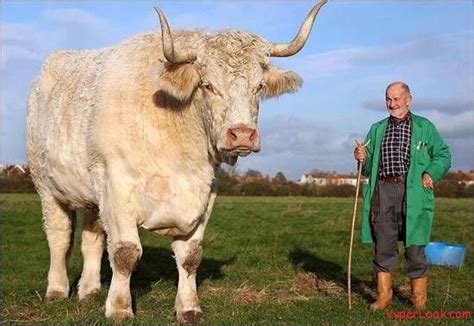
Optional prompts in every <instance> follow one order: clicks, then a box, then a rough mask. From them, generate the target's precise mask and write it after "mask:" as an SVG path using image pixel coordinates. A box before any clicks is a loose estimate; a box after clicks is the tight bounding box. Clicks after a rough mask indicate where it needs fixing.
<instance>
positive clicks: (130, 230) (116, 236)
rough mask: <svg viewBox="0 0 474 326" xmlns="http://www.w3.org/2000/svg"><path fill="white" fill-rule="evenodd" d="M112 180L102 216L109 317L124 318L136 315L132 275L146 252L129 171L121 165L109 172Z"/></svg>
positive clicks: (106, 304)
mask: <svg viewBox="0 0 474 326" xmlns="http://www.w3.org/2000/svg"><path fill="white" fill-rule="evenodd" d="M109 173H110V178H111V180H114V181H116V182H118V183H114V182H111V183H110V184H109V185H108V189H107V190H106V192H105V193H106V194H107V197H106V198H104V202H103V205H101V212H100V214H101V219H102V221H103V223H104V227H105V230H106V232H107V251H108V254H109V260H110V266H111V267H112V281H111V283H110V288H109V293H108V295H107V300H106V303H105V316H106V317H107V318H110V319H113V320H116V321H120V320H122V319H125V318H133V317H134V314H133V311H132V296H131V294H130V277H131V276H132V272H133V270H134V268H135V266H136V265H137V264H138V261H139V260H140V257H141V255H142V246H141V243H140V238H139V237H138V228H137V221H136V218H135V216H136V210H135V206H134V204H133V200H132V199H131V196H132V195H133V192H131V191H128V190H127V189H128V188H127V181H128V182H130V180H127V179H126V173H123V172H122V171H121V170H120V169H119V168H117V169H111V170H110V171H109ZM130 183H131V182H130Z"/></svg>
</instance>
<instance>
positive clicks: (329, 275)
mask: <svg viewBox="0 0 474 326" xmlns="http://www.w3.org/2000/svg"><path fill="white" fill-rule="evenodd" d="M288 259H289V261H290V262H291V263H292V264H293V265H294V266H295V267H297V268H301V269H302V270H304V271H305V272H309V273H313V274H315V275H316V276H317V278H318V279H321V280H324V281H332V282H334V283H336V284H337V285H338V286H339V287H341V288H343V289H345V290H346V292H347V271H346V270H345V269H343V268H342V267H341V266H340V265H338V264H335V263H333V262H330V261H328V260H324V259H322V258H319V257H317V256H315V255H314V254H312V253H311V252H309V251H308V250H305V249H302V248H300V247H294V248H293V250H292V251H291V252H290V253H289V255H288ZM351 283H352V286H351V289H352V292H353V293H356V294H358V295H359V296H360V297H362V298H363V299H364V300H365V301H367V303H372V302H373V301H374V300H375V298H374V296H373V295H372V293H371V292H372V291H371V290H370V289H372V288H374V285H375V283H374V282H373V281H363V280H360V279H358V278H355V277H352V282H351Z"/></svg>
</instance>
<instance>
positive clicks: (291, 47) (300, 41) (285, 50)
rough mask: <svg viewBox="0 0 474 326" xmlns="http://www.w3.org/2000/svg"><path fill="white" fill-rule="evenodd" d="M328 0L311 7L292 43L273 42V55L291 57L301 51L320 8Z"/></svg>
mask: <svg viewBox="0 0 474 326" xmlns="http://www.w3.org/2000/svg"><path fill="white" fill-rule="evenodd" d="M326 2H327V0H321V1H320V2H319V3H318V4H317V5H316V6H314V7H313V9H311V11H310V12H309V14H308V16H306V19H305V20H304V22H303V25H301V28H300V31H299V32H298V35H296V36H295V38H294V39H293V41H291V43H283V44H273V45H272V47H271V50H270V56H271V57H289V56H292V55H294V54H296V53H298V51H300V50H301V49H302V48H303V46H304V45H305V43H306V40H307V39H308V36H309V33H310V32H311V28H312V27H313V23H314V19H315V18H316V15H317V14H318V12H319V9H321V7H322V6H323V5H324V4H326Z"/></svg>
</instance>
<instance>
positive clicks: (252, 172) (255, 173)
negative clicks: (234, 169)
mask: <svg viewBox="0 0 474 326" xmlns="http://www.w3.org/2000/svg"><path fill="white" fill-rule="evenodd" d="M245 176H246V177H259V178H261V177H262V173H261V172H260V171H258V170H253V169H248V170H247V172H245Z"/></svg>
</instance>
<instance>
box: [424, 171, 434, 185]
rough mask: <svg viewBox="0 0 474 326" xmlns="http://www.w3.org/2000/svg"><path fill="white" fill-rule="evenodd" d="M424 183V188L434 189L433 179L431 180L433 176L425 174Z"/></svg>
mask: <svg viewBox="0 0 474 326" xmlns="http://www.w3.org/2000/svg"><path fill="white" fill-rule="evenodd" d="M422 183H423V187H425V188H429V189H433V187H434V185H433V179H431V176H430V175H429V174H428V173H426V172H425V173H423V178H422Z"/></svg>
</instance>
